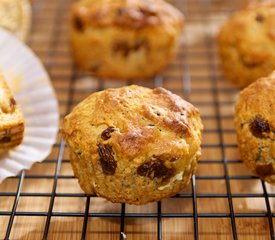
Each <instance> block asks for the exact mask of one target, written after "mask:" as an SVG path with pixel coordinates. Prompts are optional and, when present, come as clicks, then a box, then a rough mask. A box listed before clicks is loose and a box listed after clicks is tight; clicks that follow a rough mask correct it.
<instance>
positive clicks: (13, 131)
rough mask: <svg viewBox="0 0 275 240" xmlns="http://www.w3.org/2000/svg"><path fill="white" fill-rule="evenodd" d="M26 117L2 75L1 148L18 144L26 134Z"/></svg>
mask: <svg viewBox="0 0 275 240" xmlns="http://www.w3.org/2000/svg"><path fill="white" fill-rule="evenodd" d="M24 122H25V121H24V117H23V113H22V111H21V109H20V108H19V106H18V105H17V104H16V101H15V99H14V97H13V95H12V93H11V91H10V89H9V87H8V85H7V83H6V82H5V80H4V77H3V75H2V74H1V75H0V150H3V149H5V150H8V149H10V148H12V147H15V146H18V145H19V144H20V143H21V142H22V140H23V136H24Z"/></svg>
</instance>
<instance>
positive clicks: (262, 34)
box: [218, 1, 275, 88]
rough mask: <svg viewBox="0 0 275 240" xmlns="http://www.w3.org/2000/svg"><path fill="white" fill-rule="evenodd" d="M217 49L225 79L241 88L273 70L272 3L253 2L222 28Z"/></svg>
mask: <svg viewBox="0 0 275 240" xmlns="http://www.w3.org/2000/svg"><path fill="white" fill-rule="evenodd" d="M218 48H219V53H220V59H221V65H222V68H223V70H224V74H225V76H226V77H227V78H228V79H230V80H231V81H232V82H234V83H235V84H237V85H238V86H239V87H240V88H243V87H246V86H248V85H249V84H250V83H252V82H254V81H256V80H257V79H258V78H260V77H265V76H267V75H268V74H270V73H271V72H272V71H273V70H274V69H275V3H274V1H262V2H252V3H250V4H249V5H248V6H247V7H246V8H244V9H242V10H240V11H239V12H237V13H235V14H234V15H233V16H232V17H231V18H230V19H229V20H228V21H227V22H226V23H225V25H224V26H223V27H222V28H221V30H220V33H219V35H218Z"/></svg>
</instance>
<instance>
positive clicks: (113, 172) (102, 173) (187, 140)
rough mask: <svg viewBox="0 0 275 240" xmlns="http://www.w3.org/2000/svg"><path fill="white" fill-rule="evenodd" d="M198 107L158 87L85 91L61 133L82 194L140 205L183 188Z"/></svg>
mask: <svg viewBox="0 0 275 240" xmlns="http://www.w3.org/2000/svg"><path fill="white" fill-rule="evenodd" d="M201 130H202V123H201V119H200V116H199V112H198V110H197V109H196V108H195V107H193V106H192V105H191V104H190V103H188V102H186V101H184V100H183V99H181V98H180V97H179V96H177V95H174V94H172V93H171V92H169V91H167V90H165V89H163V88H156V89H154V90H152V89H148V88H144V87H139V86H128V87H123V88H118V89H108V90H105V91H102V92H97V93H94V94H92V95H91V96H89V97H88V98H87V99H85V100H84V101H83V102H81V103H80V104H79V105H78V106H76V107H75V108H74V110H73V111H72V113H70V114H69V115H68V116H66V118H65V120H64V122H63V126H62V135H63V137H64V138H65V140H66V142H67V145H68V147H69V151H70V157H71V163H72V166H73V170H74V173H75V176H76V177H77V178H78V179H79V182H80V185H81V187H82V189H83V190H84V191H85V193H87V194H92V193H96V194H97V195H98V196H102V197H104V198H106V199H108V200H110V201H112V202H126V203H130V204H145V203H147V202H151V201H157V200H160V199H162V198H165V197H169V196H172V195H174V194H176V193H177V192H179V191H180V190H181V189H182V188H184V187H185V186H186V185H187V184H188V183H189V181H190V177H191V175H192V174H193V172H194V170H195V169H196V165H197V160H198V158H199V157H200V155H201V148H200V144H201Z"/></svg>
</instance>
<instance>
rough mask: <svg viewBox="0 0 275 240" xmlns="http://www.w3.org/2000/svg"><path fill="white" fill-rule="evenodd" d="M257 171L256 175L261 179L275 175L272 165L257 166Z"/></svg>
mask: <svg viewBox="0 0 275 240" xmlns="http://www.w3.org/2000/svg"><path fill="white" fill-rule="evenodd" d="M255 170H256V173H257V174H258V175H259V176H261V177H267V176H271V175H274V174H275V170H274V168H273V165H272V163H269V164H267V165H257V166H256V169H255Z"/></svg>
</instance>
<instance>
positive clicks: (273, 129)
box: [235, 72, 275, 184]
mask: <svg viewBox="0 0 275 240" xmlns="http://www.w3.org/2000/svg"><path fill="white" fill-rule="evenodd" d="M235 127H236V131H237V138H238V144H239V149H240V153H241V157H242V159H243V161H244V163H245V164H246V165H247V166H248V168H250V169H251V170H252V172H253V173H254V174H256V175H258V176H259V177H260V178H262V179H263V180H266V181H267V182H269V183H272V184H275V72H273V74H272V75H270V76H269V77H267V78H261V79H259V80H258V81H256V82H254V83H252V84H251V85H250V86H248V87H247V88H246V89H244V90H243V91H242V92H241V94H240V98H239V100H238V101H237V103H236V109H235Z"/></svg>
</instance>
